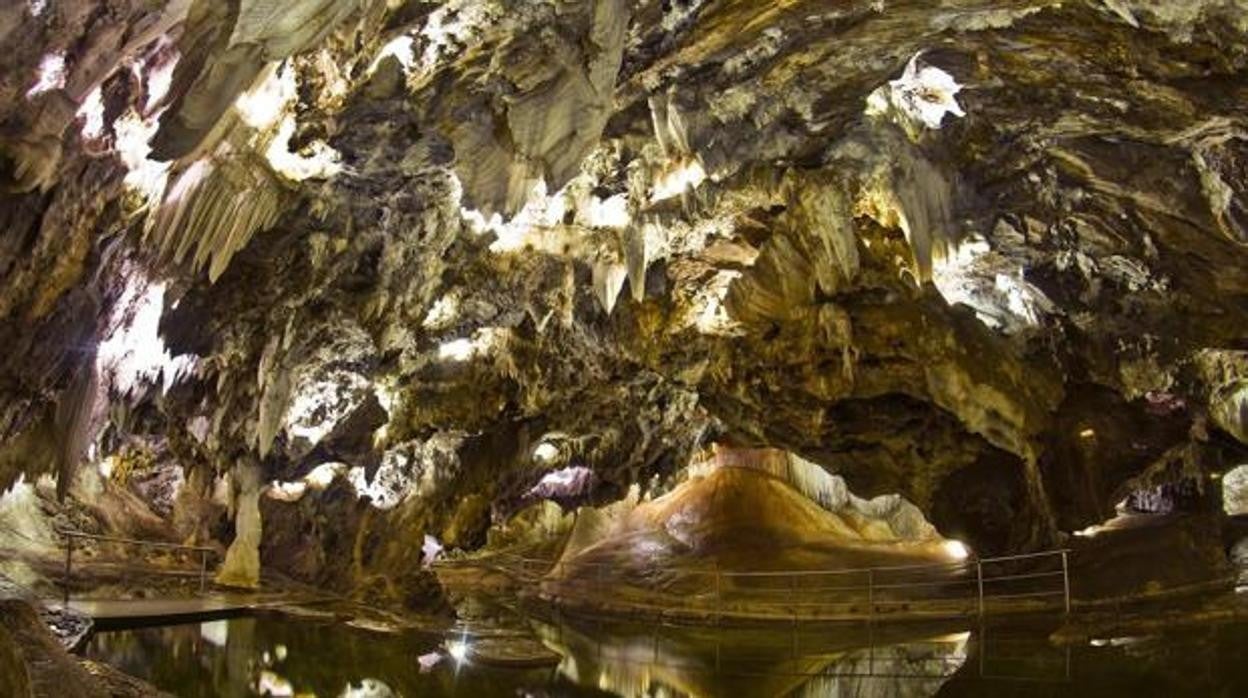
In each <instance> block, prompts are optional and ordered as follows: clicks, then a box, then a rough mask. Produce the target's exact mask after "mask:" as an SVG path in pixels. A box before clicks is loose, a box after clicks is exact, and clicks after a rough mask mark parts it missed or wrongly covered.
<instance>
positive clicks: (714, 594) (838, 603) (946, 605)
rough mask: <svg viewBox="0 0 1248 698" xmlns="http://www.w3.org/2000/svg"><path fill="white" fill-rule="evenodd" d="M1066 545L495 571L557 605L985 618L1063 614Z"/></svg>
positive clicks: (532, 564)
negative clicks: (928, 556) (741, 566)
mask: <svg viewBox="0 0 1248 698" xmlns="http://www.w3.org/2000/svg"><path fill="white" fill-rule="evenodd" d="M1069 552H1070V551H1069V550H1065V549H1062V550H1050V551H1044V552H1039V553H1028V554H1023V555H1009V556H1002V557H991V558H978V559H971V560H965V561H958V562H949V563H935V564H914V565H895V566H882V567H869V568H857V569H833V570H767V571H754V572H746V571H733V570H721V569H718V568H715V569H698V568H657V569H654V570H648V571H646V572H645V573H644V576H642V575H641V574H639V573H636V572H634V573H632V576H631V578H630V577H629V573H628V572H627V571H626V570H623V569H621V567H620V566H619V565H618V564H616V563H613V562H599V561H593V560H578V559H576V558H572V559H570V560H567V559H560V560H543V559H537V558H525V557H521V556H517V555H510V554H506V553H504V554H500V555H498V556H496V558H497V559H499V560H501V561H502V564H499V565H496V566H497V567H498V568H499V570H500V571H502V572H503V573H505V574H508V575H509V576H512V577H514V578H517V579H519V580H521V581H524V582H527V583H530V584H533V585H535V586H536V588H538V589H539V595H540V596H542V597H543V598H545V599H546V600H549V601H552V602H554V603H556V604H561V603H569V602H571V603H575V602H577V601H590V602H592V601H594V600H597V601H600V602H602V605H603V606H604V607H606V608H607V610H610V607H612V606H618V607H620V610H625V609H630V610H642V611H644V610H647V609H651V610H656V611H657V612H659V613H665V612H666V613H670V614H674V615H679V614H680V613H682V612H683V613H686V614H692V615H703V616H708V617H711V618H715V619H718V618H722V617H738V618H751V617H755V618H777V617H790V618H791V619H792V620H793V621H794V622H796V621H797V620H799V619H803V618H805V619H830V618H841V617H852V618H861V617H866V618H875V617H877V616H887V615H890V614H896V615H899V616H903V615H904V616H916V615H917V616H924V615H927V616H939V617H949V616H974V615H979V616H983V615H985V614H988V613H990V612H993V611H1001V612H1007V611H1020V610H1042V609H1056V608H1060V609H1061V610H1062V611H1063V612H1065V613H1069V612H1070V608H1071V600H1070V564H1069Z"/></svg>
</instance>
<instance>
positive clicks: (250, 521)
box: [216, 462, 263, 589]
mask: <svg viewBox="0 0 1248 698" xmlns="http://www.w3.org/2000/svg"><path fill="white" fill-rule="evenodd" d="M232 472H233V478H231V482H232V483H233V501H232V505H231V508H232V509H233V513H234V540H233V541H232V542H231V543H230V547H229V550H227V551H226V553H225V560H224V561H223V562H222V563H221V567H220V569H218V570H217V575H216V582H217V583H218V584H222V585H225V586H230V587H243V588H246V589H255V588H258V587H259V586H260V538H261V535H262V533H263V527H262V525H261V522H260V494H261V491H262V488H261V480H260V478H261V474H260V467H259V466H258V465H256V464H255V463H254V462H242V463H239V464H238V465H235V466H234V469H233V471H232Z"/></svg>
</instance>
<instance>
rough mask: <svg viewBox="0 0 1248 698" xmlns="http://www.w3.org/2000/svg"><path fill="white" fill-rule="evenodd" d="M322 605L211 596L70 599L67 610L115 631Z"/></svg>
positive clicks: (295, 599)
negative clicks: (117, 629) (291, 607)
mask: <svg viewBox="0 0 1248 698" xmlns="http://www.w3.org/2000/svg"><path fill="white" fill-rule="evenodd" d="M322 601H324V599H322V598H318V597H314V596H311V595H306V596H304V595H292V594H239V593H222V594H215V593H210V594H206V595H204V596H197V597H191V598H162V599H73V600H71V601H70V602H69V608H70V610H73V611H77V612H78V613H81V614H83V615H86V616H90V617H91V619H92V620H93V621H95V624H96V626H97V627H117V626H122V625H143V624H148V623H179V622H193V621H197V620H212V619H216V618H228V617H230V616H237V615H245V614H247V613H252V612H255V611H262V610H266V609H279V608H282V607H284V606H296V605H305V604H309V603H318V602H322Z"/></svg>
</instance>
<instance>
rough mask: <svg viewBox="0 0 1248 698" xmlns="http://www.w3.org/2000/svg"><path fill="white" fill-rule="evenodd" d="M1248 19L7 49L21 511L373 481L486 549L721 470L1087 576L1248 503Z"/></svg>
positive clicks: (593, 9)
mask: <svg viewBox="0 0 1248 698" xmlns="http://www.w3.org/2000/svg"><path fill="white" fill-rule="evenodd" d="M1246 17H1248V11H1246V8H1245V7H1244V5H1243V3H1242V2H1240V0H1202V1H1201V2H1177V1H1176V2H1136V1H1134V0H1123V1H1116V2H1112V3H1110V2H1100V1H1099V0H1085V1H1080V2H1069V1H1067V2H1056V1H1046V0H1014V1H1011V2H987V1H986V0H957V1H956V2H948V3H941V4H938V5H937V4H933V3H929V2H920V1H918V0H896V1H890V2H886V3H880V2H868V1H867V0H861V1H858V0H855V1H853V2H845V3H840V4H838V5H836V6H835V7H829V6H827V5H826V4H824V3H814V2H801V1H798V2H790V3H757V2H747V1H745V0H725V1H722V2H702V1H699V0H690V1H689V2H659V1H658V0H634V1H632V2H627V1H625V0H612V1H610V2H588V1H587V0H558V1H554V0H550V1H544V2H523V3H514V2H500V1H497V0H447V1H446V2H411V1H409V2H394V1H389V2H383V1H381V0H287V1H281V0H241V1H238V2H210V1H209V0H169V1H167V2H129V3H125V2H123V3H116V2H104V1H103V0H72V1H68V2H56V3H46V4H38V3H34V4H32V3H13V4H10V5H9V6H6V7H5V8H4V9H2V10H0V45H3V47H4V48H5V51H4V52H3V55H2V57H0V76H3V77H0V156H2V157H0V180H2V183H3V187H2V188H3V193H0V230H2V232H0V336H4V337H6V338H9V339H10V343H9V345H8V348H7V351H6V352H5V354H4V356H3V357H0V486H3V487H7V486H8V485H9V484H10V483H12V482H13V481H15V480H16V479H17V477H18V476H19V474H24V475H25V476H27V477H34V476H35V475H37V474H39V473H43V472H54V473H60V475H61V477H62V479H68V475H69V474H71V473H72V472H73V471H74V469H75V468H78V467H82V464H84V463H86V462H88V461H90V460H92V459H99V458H101V457H104V456H106V455H108V454H109V453H112V452H117V451H119V450H121V449H123V448H125V447H126V445H127V444H132V443H133V439H134V438H136V437H141V438H142V439H145V440H148V441H153V440H154V441H158V442H160V444H161V447H160V448H159V449H158V450H159V451H160V452H161V453H162V454H165V455H164V456H163V457H165V458H168V459H170V460H176V461H177V462H178V463H179V464H181V465H185V466H186V467H187V468H188V469H189V470H190V471H195V470H203V471H205V472H211V473H224V472H228V471H230V470H231V469H233V468H235V467H236V466H237V464H238V463H240V462H243V461H247V460H249V459H255V461H256V462H257V463H258V464H259V467H260V468H261V471H262V481H264V482H268V481H270V480H274V479H281V480H294V479H297V478H299V477H301V476H302V475H304V474H306V473H308V472H310V471H312V470H313V469H314V468H315V467H316V466H318V465H321V464H323V463H327V462H342V463H344V464H345V465H346V466H348V467H350V468H359V469H360V470H361V472H362V473H363V476H364V480H363V485H362V486H361V489H362V490H370V491H372V492H373V494H372V496H371V497H370V500H369V501H371V502H372V503H373V504H377V503H379V502H382V501H384V502H385V504H386V505H387V506H391V507H393V506H396V505H399V504H402V503H405V504H402V506H405V507H409V508H411V509H412V510H413V512H414V513H413V514H412V516H413V517H415V518H414V519H413V520H414V521H415V520H419V522H420V525H419V527H418V528H419V529H420V531H421V532H422V535H423V533H424V532H428V531H437V532H439V534H441V535H447V532H448V531H449V532H450V535H451V537H453V538H456V539H457V542H462V543H463V544H464V545H465V546H468V547H471V546H472V545H478V544H480V543H483V542H484V539H485V533H484V531H485V528H486V527H488V525H489V523H490V522H491V521H494V520H496V519H498V518H500V517H505V516H506V515H507V514H509V513H511V511H513V510H514V508H515V506H516V503H517V502H519V501H521V500H522V499H523V497H524V494H525V493H526V492H527V491H528V490H529V489H530V488H531V487H533V486H534V484H536V483H537V482H538V480H539V479H540V478H541V477H542V476H543V475H544V474H545V473H547V472H550V471H552V470H555V469H558V468H561V467H567V466H583V467H588V468H590V469H592V470H593V471H594V473H595V480H594V482H595V485H594V489H593V491H592V492H590V493H588V494H587V497H588V499H589V501H593V502H597V503H605V502H607V501H611V500H613V499H618V498H619V497H622V496H623V495H624V493H625V492H626V491H627V490H628V487H629V486H630V485H631V484H634V483H639V484H640V485H641V486H642V487H643V488H648V487H652V486H655V485H656V483H659V482H661V481H663V479H664V478H665V477H667V476H669V475H671V474H672V473H674V472H676V471H677V470H678V469H680V468H682V467H684V465H686V464H687V463H688V461H689V458H690V456H691V454H692V453H693V452H694V451H695V449H697V448H699V447H701V446H704V445H705V444H707V443H710V442H713V441H721V442H724V443H731V444H735V445H740V446H774V447H780V448H785V449H788V450H791V451H794V452H796V453H800V454H802V455H803V456H805V457H806V458H808V459H810V460H812V461H815V462H818V463H820V464H821V465H823V466H824V467H826V468H827V469H828V470H829V471H830V472H833V473H836V474H838V475H841V476H843V477H845V478H846V480H847V481H848V482H849V483H850V485H851V486H852V487H853V488H854V489H855V491H857V492H861V493H862V494H863V495H864V496H874V495H877V494H885V493H899V494H901V495H903V496H904V497H906V498H907V499H908V500H909V501H912V502H914V503H915V504H916V505H918V506H919V507H920V508H922V509H923V510H924V511H925V513H927V514H928V516H929V518H930V519H931V520H933V521H934V522H935V523H936V525H937V526H938V527H940V528H941V530H942V531H945V529H946V528H948V529H949V530H948V531H946V532H947V533H949V534H950V535H959V536H961V535H964V536H965V537H966V538H967V539H968V541H969V542H972V543H973V544H975V545H976V547H977V549H982V550H984V551H994V552H995V551H1001V552H1005V551H1012V550H1022V549H1029V548H1038V547H1045V546H1049V545H1053V544H1055V543H1056V542H1057V541H1059V540H1060V538H1061V536H1062V534H1063V532H1069V531H1072V530H1077V529H1078V528H1081V527H1083V526H1086V525H1088V524H1090V523H1095V522H1097V521H1099V520H1102V519H1104V518H1106V517H1107V516H1108V515H1109V514H1110V513H1111V512H1112V511H1113V507H1114V505H1115V504H1116V503H1117V502H1118V501H1119V500H1121V499H1122V498H1123V497H1125V496H1127V495H1128V494H1129V493H1130V492H1131V491H1134V490H1137V489H1140V488H1143V487H1145V486H1148V487H1153V486H1159V485H1162V484H1165V483H1166V482H1177V481H1179V480H1184V479H1191V478H1193V477H1195V478H1198V479H1199V478H1205V477H1208V475H1209V473H1216V472H1221V471H1222V470H1224V469H1226V468H1229V467H1232V466H1233V465H1234V464H1235V463H1236V460H1237V459H1240V460H1242V457H1243V454H1244V442H1245V430H1244V422H1245V417H1244V416H1245V414H1248V412H1246V411H1245V405H1248V402H1246V401H1245V400H1244V396H1245V394H1246V393H1245V391H1244V384H1245V381H1248V363H1246V362H1245V360H1244V356H1246V355H1248V343H1246V342H1248V339H1246V337H1245V333H1244V328H1245V327H1248V264H1245V262H1246V261H1248V252H1246V249H1248V248H1246V246H1248V228H1246V227H1245V226H1248V219H1246V218H1245V216H1246V215H1248V213H1246V212H1245V203H1244V189H1245V186H1246V182H1248V167H1245V163H1248V146H1246V145H1245V143H1246V137H1245V135H1244V134H1245V123H1244V115H1243V113H1242V109H1241V108H1240V106H1239V105H1241V104H1242V103H1243V101H1244V99H1245V97H1248V94H1245V85H1244V82H1243V80H1242V77H1241V76H1242V73H1243V70H1244V67H1245V61H1246V60H1248V57H1246V56H1245V51H1244V46H1245V41H1244V34H1245V30H1246V28H1248V20H1246V19H1245V18H1246ZM1020 47H1021V48H1020ZM153 307H155V311H154V312H155V314H156V316H157V317H158V319H159V322H158V323H157V326H156V327H155V328H152V327H150V326H149V325H150V324H151V323H149V322H147V320H146V318H149V317H150V314H151V313H152V312H153V311H152V308H153ZM127 338H133V341H132V342H131V344H127V343H126V342H124V341H121V340H123V339H127ZM119 347H120V349H119ZM1085 431H1091V433H1092V436H1083V433H1084V432H1085ZM539 450H540V453H541V457H539ZM1176 458H1177V459H1178V460H1182V461H1183V462H1184V463H1187V464H1188V465H1187V466H1184V467H1183V468H1177V469H1175V468H1168V466H1167V463H1168V462H1171V461H1175V459H1176ZM199 481H200V482H202V480H199ZM391 500H393V501H391ZM465 501H471V503H470V504H461V502H465ZM326 506H329V507H331V508H332V507H336V506H339V505H337V504H328V503H327V504H326ZM267 507H268V505H265V508H267ZM274 515H275V516H283V515H281V514H276V513H274ZM265 516H268V514H267V513H264V514H262V518H264V517H265ZM452 523H454V524H455V526H454V527H453V526H452ZM285 525H286V524H281V525H278V526H277V527H271V526H268V525H265V526H264V530H266V531H272V532H273V534H272V535H274V536H282V535H288V534H291V533H292V532H291V531H286V530H284V528H283V527H284V526H285ZM289 525H290V526H295V525H296V523H294V522H293V521H292V522H291V523H290V524H289ZM298 525H300V526H302V524H298ZM416 528H417V527H416V526H415V525H413V527H412V528H411V530H410V531H408V530H407V529H406V528H402V527H400V529H401V530H400V531H398V532H397V533H396V534H395V535H399V536H403V537H406V536H408V535H409V534H410V535H415V531H416ZM268 535H269V534H266V538H265V541H264V543H263V544H265V545H267V544H268V543H267V541H269V540H270V538H268V537H267V536H268ZM458 539H462V541H460V540H458ZM293 564H295V563H293V562H292V563H289V564H288V565H287V566H290V565H293ZM300 564H304V563H300Z"/></svg>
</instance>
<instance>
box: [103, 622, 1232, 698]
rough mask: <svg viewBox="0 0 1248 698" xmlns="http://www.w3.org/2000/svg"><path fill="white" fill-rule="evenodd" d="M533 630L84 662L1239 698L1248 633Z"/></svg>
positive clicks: (384, 692)
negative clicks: (502, 648) (461, 649)
mask: <svg viewBox="0 0 1248 698" xmlns="http://www.w3.org/2000/svg"><path fill="white" fill-rule="evenodd" d="M530 624H531V631H532V633H533V634H535V635H536V636H537V637H538V638H540V639H541V641H542V642H543V643H544V644H545V645H546V646H547V647H549V648H550V649H553V650H554V651H555V652H557V653H558V655H559V657H561V659H559V660H558V662H557V664H552V665H551V666H549V667H545V668H540V669H513V668H500V667H494V666H487V665H486V664H483V663H482V662H480V661H474V660H473V659H472V658H471V656H469V657H468V658H466V659H463V660H457V659H455V658H454V657H453V656H452V653H451V652H449V651H448V640H449V641H450V645H451V646H454V645H455V640H457V639H459V638H461V637H463V636H461V635H454V636H452V637H451V638H443V637H439V636H432V635H427V634H416V633H405V634H387V633H378V632H373V631H368V630H362V629H357V628H353V627H349V626H346V625H342V624H339V623H333V622H331V621H328V620H314V619H307V618H296V617H289V616H284V615H277V614H273V615H262V616H258V617H247V618H235V619H231V620H224V621H213V622H209V623H195V624H188V625H173V626H161V627H153V628H141V629H134V630H121V631H110V632H100V633H97V634H96V635H95V636H94V637H93V638H92V639H91V640H90V642H89V645H88V646H87V648H86V650H85V654H86V655H87V656H89V657H91V658H93V659H97V660H100V661H105V662H108V663H110V664H113V665H114V666H117V667H118V668H120V669H122V670H123V671H126V672H127V673H130V674H132V675H135V676H139V677H142V678H144V679H146V680H148V681H150V682H151V683H153V684H155V685H156V686H158V687H160V688H162V689H164V690H166V691H169V692H171V693H174V694H176V695H179V696H252V695H265V694H268V695H304V696H311V695H315V696H320V697H321V698H326V697H329V698H336V697H339V696H348V697H355V698H360V697H363V696H370V697H378V698H380V697H383V696H385V697H388V696H421V697H424V696H471V697H474V698H475V697H478V696H480V697H488V696H628V697H632V696H673V697H675V696H732V697H734V698H736V697H752V696H759V697H765V696H837V697H840V696H845V697H849V696H852V697H854V698H865V697H869V696H880V697H884V696H916V697H918V696H937V695H939V696H1013V695H1018V696H1061V697H1062V698H1071V697H1073V696H1098V697H1099V696H1133V697H1138V696H1202V697H1207V696H1227V697H1228V698H1229V697H1230V696H1248V651H1246V650H1248V625H1245V624H1238V625H1218V626H1209V627H1204V628H1196V629H1185V630H1182V631H1174V632H1166V633H1163V634H1158V635H1150V636H1139V637H1105V638H1097V639H1095V640H1093V641H1092V642H1091V643H1089V644H1085V645H1079V646H1076V647H1070V648H1064V647H1057V646H1054V645H1053V644H1051V643H1050V642H1049V641H1048V633H1049V631H1050V630H1051V628H1044V627H1013V628H989V629H987V630H981V629H979V628H977V627H976V628H959V627H957V626H953V627H952V628H950V627H949V626H945V627H932V626H928V627H921V626H913V625H904V626H876V627H870V626H866V625H862V626H839V627H823V628H818V629H815V628H807V627H803V628H801V629H800V630H794V629H777V630H760V629H728V628H723V629H715V628H700V629H688V628H683V629H682V628H673V627H658V626H654V625H616V624H612V625H603V624H600V623H598V622H590V621H576V620H565V621H563V622H560V623H558V624H546V623H539V622H537V621H530ZM468 642H469V644H471V642H472V640H471V638H469V639H468ZM435 653H436V654H435ZM422 657H423V658H424V662H423V664H424V666H422V661H421V658H422ZM435 661H436V663H433V662H435ZM430 664H431V666H430Z"/></svg>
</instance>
